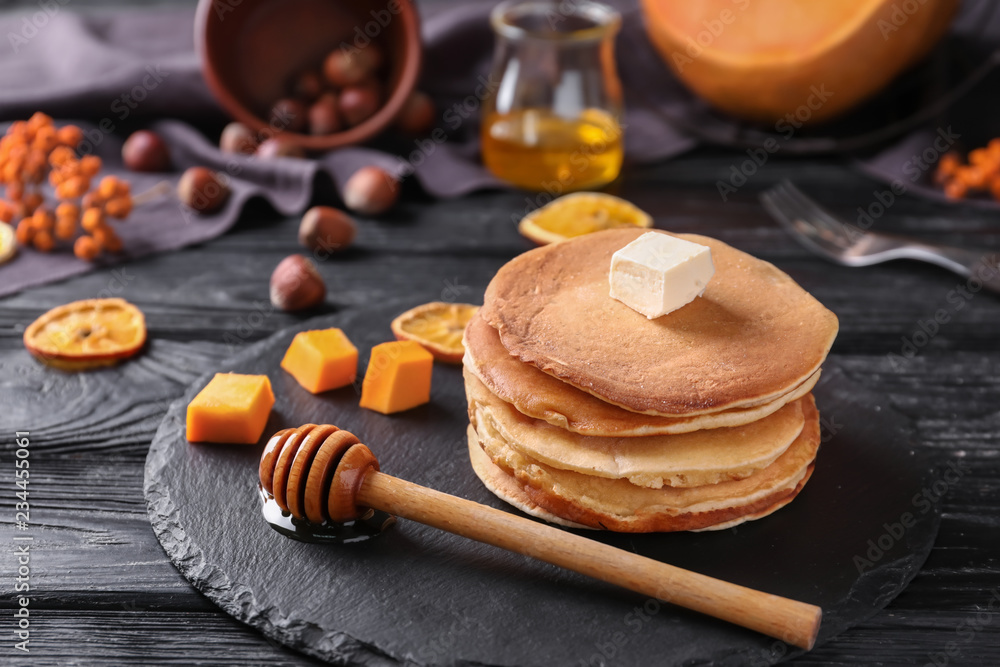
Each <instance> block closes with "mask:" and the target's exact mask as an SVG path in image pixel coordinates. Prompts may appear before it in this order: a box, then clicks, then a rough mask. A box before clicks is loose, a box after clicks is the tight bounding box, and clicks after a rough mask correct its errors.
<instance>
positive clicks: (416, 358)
mask: <svg viewBox="0 0 1000 667" xmlns="http://www.w3.org/2000/svg"><path fill="white" fill-rule="evenodd" d="M433 366H434V356H433V355H432V354H431V353H430V352H428V351H427V350H425V349H424V348H423V347H422V346H421V345H420V343H418V342H416V341H413V340H403V341H393V342H391V343H382V344H381V345H376V346H375V347H373V348H372V356H371V360H370V361H369V362H368V370H367V371H366V372H365V379H364V382H363V383H362V384H361V407H363V408H368V409H369V410H374V411H376V412H381V413H382V414H384V415H388V414H392V413H393V412H401V411H403V410H409V409H410V408H415V407H417V406H418V405H423V404H424V403H427V402H428V401H430V400H431V370H432V368H433Z"/></svg>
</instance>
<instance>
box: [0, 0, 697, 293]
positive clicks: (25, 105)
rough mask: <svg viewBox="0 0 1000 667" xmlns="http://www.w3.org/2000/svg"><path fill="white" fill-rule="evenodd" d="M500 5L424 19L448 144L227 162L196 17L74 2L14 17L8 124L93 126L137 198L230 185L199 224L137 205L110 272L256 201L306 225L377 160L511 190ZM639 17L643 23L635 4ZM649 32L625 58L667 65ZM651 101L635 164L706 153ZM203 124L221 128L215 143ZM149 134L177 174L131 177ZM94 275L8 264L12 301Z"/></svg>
mask: <svg viewBox="0 0 1000 667" xmlns="http://www.w3.org/2000/svg"><path fill="white" fill-rule="evenodd" d="M489 9H490V5H486V4H474V5H460V6H451V7H448V6H444V7H436V8H434V9H433V10H432V11H431V12H430V13H425V15H424V16H423V17H422V19H423V23H422V26H423V39H424V43H425V46H426V61H425V66H424V72H423V83H422V84H421V88H423V89H424V90H426V91H427V92H429V93H430V94H431V95H432V96H433V97H434V99H435V103H436V104H437V106H438V117H439V119H440V122H439V125H440V127H442V128H443V129H444V130H446V132H447V136H448V140H447V141H445V142H435V141H432V140H430V139H426V138H425V139H420V140H412V141H403V140H399V139H396V140H394V141H393V140H389V141H387V140H380V141H377V142H376V143H375V145H376V146H377V148H375V147H351V148H344V149H340V150H336V151H332V152H330V153H327V154H325V155H323V156H321V157H318V158H315V159H311V160H299V159H277V160H259V159H256V158H252V157H243V156H236V157H234V156H231V155H225V154H223V153H221V152H220V151H219V150H218V148H217V146H216V144H215V140H216V138H217V134H215V131H217V128H218V127H219V126H220V125H221V123H222V122H224V120H225V116H224V114H223V113H222V111H221V110H220V109H219V107H218V105H217V104H216V102H215V100H214V99H213V98H212V96H211V94H210V93H209V91H208V89H207V87H206V86H205V83H204V81H203V80H202V77H201V73H200V69H199V63H198V59H197V56H196V55H195V52H194V43H193V27H192V26H193V22H194V21H193V12H192V10H191V8H166V9H164V8H158V9H151V10H115V11H114V12H110V11H98V12H91V13H86V14H80V13H75V12H73V11H71V10H69V9H67V8H61V6H60V9H59V11H57V12H55V13H54V14H52V15H45V14H44V13H43V14H42V15H39V14H37V13H36V14H17V15H8V16H4V17H2V18H0V35H8V42H9V44H7V45H6V46H7V48H4V45H2V44H0V90H3V91H4V92H3V94H2V96H0V119H3V120H14V119H19V118H27V117H28V116H30V115H31V114H32V113H34V112H35V111H38V110H41V111H45V112H46V113H48V114H50V115H52V116H53V117H55V118H57V119H61V120H60V121H58V122H74V123H76V124H78V125H80V126H81V127H82V128H83V129H84V130H85V132H86V135H87V138H86V139H85V145H87V147H88V148H92V152H93V153H94V154H96V155H99V156H101V157H102V158H103V160H104V164H105V168H104V170H103V172H102V173H104V174H116V175H120V176H122V177H124V178H126V179H127V180H129V181H130V182H131V184H132V191H133V193H138V192H142V191H144V190H146V189H148V188H149V187H152V186H153V185H155V184H157V183H159V182H161V181H164V180H165V181H167V182H169V183H170V184H171V186H174V185H176V182H177V180H178V179H179V177H180V174H181V172H182V171H183V170H184V169H185V168H187V167H190V166H193V165H204V166H208V167H211V168H213V169H216V170H219V171H221V172H223V173H225V174H227V175H228V176H229V177H230V181H231V184H232V196H231V197H230V199H229V201H228V202H227V204H226V206H225V207H224V208H223V209H222V210H221V211H220V212H218V213H216V214H214V215H209V216H202V215H197V214H194V213H192V212H190V211H188V210H187V209H185V207H183V206H182V205H181V204H180V202H179V201H178V200H177V198H176V197H175V196H173V195H169V196H165V197H162V198H160V199H158V200H155V201H153V202H150V203H147V204H144V205H142V206H139V207H137V208H136V209H135V211H134V212H133V213H132V215H131V217H130V218H129V219H128V221H127V222H126V223H123V224H120V225H117V229H118V230H119V232H120V235H121V237H122V240H123V241H124V245H125V252H124V253H122V254H121V255H118V256H114V257H102V258H101V259H99V260H98V262H97V264H98V265H101V264H107V263H117V262H122V261H128V260H131V259H134V258H137V257H141V256H143V255H147V254H150V253H153V252H160V251H165V250H173V249H176V248H181V247H184V246H186V245H190V244H194V243H201V242H204V241H206V240H208V239H211V238H214V237H215V236H218V235H219V234H222V233H223V232H225V231H226V230H227V229H229V228H230V227H232V225H233V224H234V223H235V222H236V221H237V219H238V218H239V215H240V212H241V210H242V209H243V207H244V205H245V203H246V202H247V200H248V199H250V198H252V197H262V198H264V199H265V200H267V201H268V202H269V203H270V204H271V205H272V206H273V207H274V208H275V209H276V210H277V211H278V212H280V213H282V214H284V215H294V214H296V213H298V212H301V211H302V210H303V209H304V208H305V207H306V205H307V204H308V203H309V201H310V199H311V198H312V196H313V185H314V183H315V182H316V178H317V175H320V178H330V179H331V180H332V181H333V183H334V185H335V186H336V187H337V188H338V190H339V188H341V187H342V186H343V183H344V182H345V181H346V180H347V178H349V177H350V175H351V174H352V173H354V171H356V170H357V169H359V168H360V167H362V166H365V165H367V164H377V165H379V166H382V167H383V168H386V169H388V170H390V171H391V172H393V173H396V174H397V175H400V176H405V177H409V176H410V175H412V176H413V177H414V178H416V179H417V180H418V181H419V183H420V184H421V186H422V187H423V188H424V189H425V190H426V191H427V192H428V193H430V194H431V195H434V196H437V197H457V196H461V195H463V194H466V193H468V192H471V191H474V190H477V189H482V188H496V187H506V185H504V184H503V183H501V182H500V181H498V180H497V179H496V178H494V177H493V176H492V175H491V174H490V173H489V172H488V171H487V170H486V169H485V168H483V166H482V165H481V163H480V161H479V154H478V151H479V146H478V114H477V113H476V109H475V106H476V105H475V104H472V105H469V103H468V102H469V96H470V93H471V92H472V91H473V90H474V89H475V88H476V85H477V83H478V82H479V81H480V78H481V77H486V76H487V75H488V74H489V68H490V61H491V58H492V44H493V39H492V33H491V30H490V27H489V22H488V14H489ZM630 11H631V13H632V15H633V16H634V14H635V9H634V7H633V8H632V9H631V10H630ZM42 16H44V18H42ZM639 32H641V26H640V24H639V22H638V20H635V19H634V18H633V20H631V22H630V23H629V24H628V25H627V26H626V32H625V34H623V35H621V36H620V38H619V42H618V43H619V57H622V58H633V59H634V58H635V57H636V55H637V53H638V54H639V57H644V58H648V59H651V60H654V61H657V62H658V60H657V57H656V55H655V54H654V53H653V52H652V50H651V48H650V47H649V46H648V45H647V43H646V41H645V38H644V37H643V36H642V35H641V34H637V33H639ZM10 35H14V37H10ZM637 47H641V49H643V50H642V51H641V52H640V51H637ZM662 75H663V77H664V78H665V80H666V84H667V85H673V86H675V87H676V86H677V84H676V83H675V82H673V81H672V80H670V78H669V74H668V73H667V70H666V69H665V68H662ZM649 84H650V82H649V81H645V82H644V84H643V85H645V86H648V85H649ZM644 104H646V101H645V100H640V99H633V95H632V94H631V91H629V92H627V93H626V105H627V108H628V112H627V115H626V118H625V126H626V128H627V129H626V135H625V136H626V139H625V142H626V156H627V159H628V160H629V161H631V162H650V161H654V160H660V159H665V158H669V157H672V156H674V155H677V154H679V153H682V152H684V151H686V150H688V149H690V148H691V147H693V146H694V145H695V143H696V142H695V140H694V139H692V138H690V137H688V136H686V135H684V134H683V133H681V132H678V131H676V130H674V129H673V128H672V127H671V125H670V123H669V121H668V120H667V119H666V118H663V117H661V116H659V115H657V114H655V113H652V112H650V111H649V110H648V109H646V108H644V107H643V105H644ZM456 105H459V106H461V107H462V108H463V113H462V114H453V115H447V112H448V110H449V109H452V108H454V109H458V108H459V106H456ZM469 108H472V113H471V114H469V113H467V111H466V110H468V109H469ZM458 116H467V117H466V118H462V122H461V123H449V122H447V119H449V118H454V117H458ZM62 119H64V120H62ZM165 119H170V120H165ZM195 126H198V127H202V128H203V127H210V128H213V129H214V130H215V131H213V133H212V136H211V139H209V138H208V137H206V135H205V134H203V133H202V132H200V131H199V130H196V129H195ZM136 127H150V128H152V129H155V130H156V131H158V132H160V133H161V134H162V135H163V137H164V139H165V140H166V141H167V143H168V144H169V146H170V149H171V153H172V158H173V167H174V169H173V171H172V172H171V173H167V174H154V175H150V174H138V173H132V172H129V171H127V170H126V169H125V168H124V166H123V165H122V162H121V144H122V141H123V140H124V138H125V137H126V136H127V134H128V132H129V131H131V130H133V129H135V128H136ZM4 129H5V128H4ZM90 267H91V265H90V264H88V263H85V262H81V261H79V260H77V259H75V258H74V257H73V256H72V255H71V254H69V253H68V252H65V251H62V252H55V253H51V254H44V253H39V252H36V251H35V250H33V249H31V248H23V249H21V250H20V256H19V257H17V258H16V259H14V260H13V261H11V262H9V263H8V264H6V265H3V266H0V296H2V295H6V294H12V293H15V292H18V291H20V290H22V289H24V288H26V287H29V286H32V285H39V284H43V283H47V282H52V281H56V280H60V279H64V278H68V277H70V276H73V275H78V274H80V273H83V272H85V271H87V270H88V269H89V268H90Z"/></svg>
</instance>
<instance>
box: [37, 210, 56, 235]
mask: <svg viewBox="0 0 1000 667" xmlns="http://www.w3.org/2000/svg"><path fill="white" fill-rule="evenodd" d="M55 224H56V219H55V216H53V215H52V213H50V212H49V211H48V210H47V209H45V208H38V209H37V210H36V211H35V212H34V213H33V214H32V216H31V226H32V227H34V228H35V231H43V230H44V231H47V232H51V231H52V228H53V227H55Z"/></svg>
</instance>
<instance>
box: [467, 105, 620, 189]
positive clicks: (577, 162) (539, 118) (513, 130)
mask: <svg viewBox="0 0 1000 667" xmlns="http://www.w3.org/2000/svg"><path fill="white" fill-rule="evenodd" d="M482 142H483V162H484V164H485V165H486V167H487V168H488V169H489V170H490V171H491V172H493V174H494V175H496V176H497V177H499V178H502V179H503V180H505V181H508V182H509V183H512V184H514V185H517V186H519V187H522V188H526V189H529V190H545V191H548V192H568V191H571V190H587V189H592V188H595V187H600V186H602V185H604V184H606V183H609V182H611V181H613V180H614V179H615V178H617V177H618V172H619V171H620V170H621V165H622V132H621V128H620V126H619V124H618V121H617V120H616V119H615V118H614V116H612V115H611V114H610V113H608V112H606V111H603V110H601V109H587V110H585V111H584V112H583V113H581V114H580V115H579V116H578V117H577V118H572V119H567V118H563V117H560V116H558V115H556V114H555V113H553V112H552V111H550V110H548V109H520V110H517V111H513V112H510V113H506V114H500V113H496V112H494V113H492V114H490V115H489V116H488V117H487V118H485V119H484V122H483V129H482Z"/></svg>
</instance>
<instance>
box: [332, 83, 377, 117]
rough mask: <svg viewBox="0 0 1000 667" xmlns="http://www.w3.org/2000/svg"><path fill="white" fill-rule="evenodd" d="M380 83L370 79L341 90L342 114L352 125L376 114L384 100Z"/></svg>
mask: <svg viewBox="0 0 1000 667" xmlns="http://www.w3.org/2000/svg"><path fill="white" fill-rule="evenodd" d="M381 98H382V95H381V91H380V90H379V85H378V84H377V83H376V82H375V81H373V80H368V81H365V82H362V83H360V84H358V85H356V86H348V87H347V88H344V89H343V90H342V91H340V100H339V103H340V115H341V116H342V117H343V118H344V121H345V122H346V123H347V124H348V125H350V126H354V125H358V124H359V123H363V122H364V121H366V120H368V119H369V118H371V117H372V116H373V115H375V112H376V111H378V109H379V106H380V104H381V102H382V100H381Z"/></svg>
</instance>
